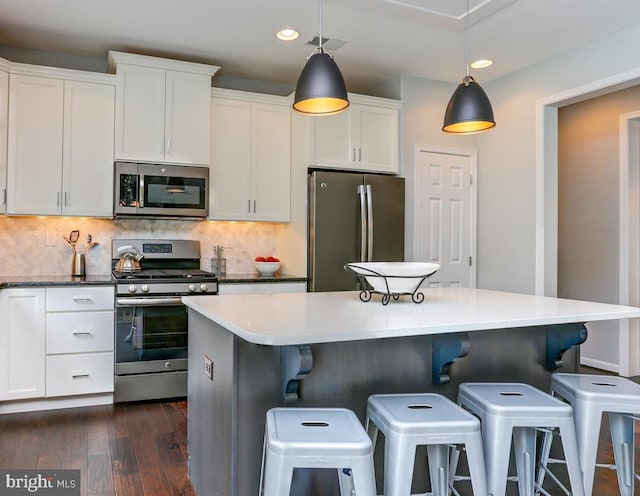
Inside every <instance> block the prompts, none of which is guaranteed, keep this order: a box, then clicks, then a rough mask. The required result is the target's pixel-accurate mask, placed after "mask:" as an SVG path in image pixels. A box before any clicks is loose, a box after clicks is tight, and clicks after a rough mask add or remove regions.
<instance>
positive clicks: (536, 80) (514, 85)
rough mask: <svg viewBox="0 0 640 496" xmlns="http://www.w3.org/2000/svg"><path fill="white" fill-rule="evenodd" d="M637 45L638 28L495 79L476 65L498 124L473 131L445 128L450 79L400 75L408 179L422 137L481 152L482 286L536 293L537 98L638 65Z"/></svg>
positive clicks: (404, 157)
mask: <svg viewBox="0 0 640 496" xmlns="http://www.w3.org/2000/svg"><path fill="white" fill-rule="evenodd" d="M639 43H640V26H635V27H633V28H630V29H627V30H624V31H621V32H619V33H616V34H615V35H613V36H610V37H608V38H605V39H603V40H600V41H598V42H595V43H591V44H588V45H584V46H582V47H580V48H578V49H576V50H573V51H570V52H566V53H564V54H562V55H560V56H558V57H555V58H553V59H549V60H547V61H545V62H542V63H539V64H536V65H534V66H531V67H529V68H528V69H526V70H523V71H521V72H519V73H515V74H512V75H510V76H508V77H505V78H502V79H500V80H497V81H494V82H491V83H487V84H485V83H483V82H482V75H481V72H480V71H478V74H476V77H477V79H478V82H479V83H480V84H481V85H482V86H483V88H484V89H485V91H486V92H487V94H488V96H489V98H490V100H491V102H492V105H493V110H494V114H495V118H496V122H497V126H496V128H495V129H494V130H492V131H489V132H487V133H483V134H478V135H474V136H468V137H462V136H460V137H458V136H445V135H444V134H443V133H442V132H441V131H440V127H441V125H442V124H441V123H442V117H443V114H444V110H445V107H446V105H447V102H448V99H449V97H450V96H451V93H452V92H453V90H454V87H453V86H452V85H446V84H443V83H439V82H434V81H429V80H425V79H421V78H414V77H403V78H402V99H403V100H405V102H406V103H405V106H404V115H405V117H404V124H403V127H404V138H403V153H404V155H403V172H404V173H405V175H407V177H409V176H410V175H411V174H412V160H413V150H412V148H413V146H414V145H415V144H416V143H426V144H437V145H444V146H448V147H460V148H466V149H473V148H477V150H478V265H477V270H478V279H477V281H478V287H481V288H488V289H499V290H508V291H516V292H523V293H533V292H534V291H535V256H536V253H535V246H536V245H535V242H536V216H535V214H536V204H535V195H536V191H535V184H536V183H535V180H536V171H535V166H536V102H537V101H538V100H539V99H543V98H547V97H549V96H550V95H554V94H557V93H561V92H564V91H568V90H570V89H573V88H576V87H578V86H581V85H585V84H587V83H591V82H593V81H597V80H600V79H605V78H607V77H609V76H612V75H615V74H618V73H622V72H625V71H628V70H632V69H635V68H637V67H640V51H639V50H637V46H638V44H639ZM498 63H499V61H498ZM409 219H410V217H409V216H408V220H409Z"/></svg>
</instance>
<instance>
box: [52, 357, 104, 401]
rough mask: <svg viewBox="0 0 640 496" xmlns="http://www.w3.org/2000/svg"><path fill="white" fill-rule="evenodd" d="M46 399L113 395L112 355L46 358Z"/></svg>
mask: <svg viewBox="0 0 640 496" xmlns="http://www.w3.org/2000/svg"><path fill="white" fill-rule="evenodd" d="M46 388H47V397H48V398H52V397H54V396H71V395H76V394H96V393H109V392H113V353H112V352H111V353H79V354H63V355H47V384H46Z"/></svg>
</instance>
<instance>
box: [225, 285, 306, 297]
mask: <svg viewBox="0 0 640 496" xmlns="http://www.w3.org/2000/svg"><path fill="white" fill-rule="evenodd" d="M306 291H307V283H305V282H255V283H229V284H224V283H223V284H220V285H219V286H218V294H220V295H241V294H276V293H305V292H306Z"/></svg>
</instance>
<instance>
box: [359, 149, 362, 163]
mask: <svg viewBox="0 0 640 496" xmlns="http://www.w3.org/2000/svg"><path fill="white" fill-rule="evenodd" d="M358 162H362V148H358Z"/></svg>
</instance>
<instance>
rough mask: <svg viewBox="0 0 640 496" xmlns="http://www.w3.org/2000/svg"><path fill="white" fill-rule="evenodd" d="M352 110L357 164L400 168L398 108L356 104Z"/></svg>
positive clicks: (368, 167)
mask: <svg viewBox="0 0 640 496" xmlns="http://www.w3.org/2000/svg"><path fill="white" fill-rule="evenodd" d="M352 112H353V119H352V133H353V137H352V139H353V142H354V143H357V145H356V154H355V155H356V162H357V164H358V168H361V169H363V170H371V171H381V172H398V119H399V112H398V110H397V109H391V108H383V107H374V106H369V105H355V106H354V108H353V109H352Z"/></svg>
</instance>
